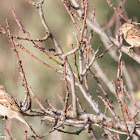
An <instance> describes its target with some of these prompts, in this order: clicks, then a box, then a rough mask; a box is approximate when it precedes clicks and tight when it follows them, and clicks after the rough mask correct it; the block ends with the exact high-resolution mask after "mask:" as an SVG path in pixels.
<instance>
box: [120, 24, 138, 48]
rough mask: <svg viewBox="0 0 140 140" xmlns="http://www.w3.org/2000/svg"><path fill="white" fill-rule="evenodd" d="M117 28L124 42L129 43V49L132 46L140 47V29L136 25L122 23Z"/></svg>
mask: <svg viewBox="0 0 140 140" xmlns="http://www.w3.org/2000/svg"><path fill="white" fill-rule="evenodd" d="M119 30H120V33H121V34H123V36H124V39H125V40H126V42H127V43H128V44H130V45H131V46H130V47H129V50H130V48H132V47H140V29H139V28H138V27H137V26H135V25H133V24H131V23H124V24H123V25H122V26H121V28H120V29H119Z"/></svg>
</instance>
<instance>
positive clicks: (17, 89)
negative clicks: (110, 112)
mask: <svg viewBox="0 0 140 140" xmlns="http://www.w3.org/2000/svg"><path fill="white" fill-rule="evenodd" d="M89 3H90V4H89V5H90V6H89V11H91V10H92V8H93V7H94V8H95V16H96V19H97V21H98V22H99V23H100V25H101V26H102V27H104V26H105V25H106V24H107V23H108V21H109V19H110V18H111V17H112V15H113V13H114V11H113V10H112V8H110V7H109V5H108V4H107V2H106V1H105V0H90V1H89ZM112 3H113V4H114V6H115V7H117V6H118V0H115V1H114V0H112ZM0 7H1V8H0V24H1V26H2V27H5V26H6V24H5V20H6V19H8V21H9V23H10V27H11V30H12V33H13V34H15V35H18V36H22V37H24V36H25V35H24V34H23V33H22V31H21V30H20V29H19V27H18V26H17V24H16V23H15V21H14V19H13V16H12V14H11V12H10V10H9V8H10V7H12V8H13V9H14V10H15V12H16V15H17V17H18V19H20V21H21V22H22V24H23V25H24V27H25V29H26V30H27V31H28V32H29V33H30V34H31V36H32V38H41V37H43V36H44V35H45V30H44V28H43V26H42V24H41V21H40V17H39V14H38V10H37V9H35V8H34V7H33V6H31V5H29V4H28V3H27V2H26V1H25V0H20V1H18V0H8V2H7V1H6V0H1V2H0ZM139 8H140V2H139V1H138V0H126V4H125V10H126V12H127V14H128V17H129V19H135V18H137V20H138V21H140V14H139V13H140V9H139ZM43 10H44V14H45V18H46V21H47V24H48V25H49V27H50V29H51V31H52V33H53V34H54V36H55V37H56V39H57V40H58V42H59V43H60V45H61V46H62V47H63V49H64V51H65V52H66V51H68V50H71V47H70V45H69V44H70V43H73V42H75V43H76V40H75V37H74V35H73V32H76V30H75V27H74V25H73V23H72V22H71V19H70V17H69V15H68V13H67V12H66V10H65V8H64V6H63V4H62V2H61V0H47V1H45V3H44V6H43ZM112 35H113V36H115V35H114V34H113V29H112ZM20 43H22V45H23V46H24V47H25V48H27V49H28V50H29V51H31V52H32V53H33V54H34V55H36V56H38V57H39V58H40V59H41V60H43V61H44V62H46V63H47V64H51V65H52V66H53V67H55V68H58V69H59V67H58V66H57V65H56V64H54V63H53V62H52V61H50V60H49V59H48V58H47V57H46V56H45V55H44V54H42V53H41V52H39V51H38V50H37V49H35V48H34V47H33V45H32V44H31V43H29V42H28V41H20ZM42 45H43V47H45V48H46V49H49V48H54V46H53V44H52V42H51V40H47V41H45V42H43V43H42ZM100 45H101V50H100V52H103V50H105V48H104V46H103V45H102V42H101V41H100V38H99V36H98V35H97V34H96V33H94V37H93V41H92V46H93V47H94V48H97V47H98V46H100ZM18 51H19V55H20V58H21V60H22V64H23V68H24V71H25V74H26V78H27V81H28V83H29V85H30V86H31V87H32V89H33V91H34V93H35V94H36V96H37V97H38V99H39V100H41V102H42V104H43V105H44V107H45V108H47V107H48V105H47V102H46V99H48V100H49V101H50V102H51V103H52V105H54V106H57V108H58V109H63V106H62V104H61V102H60V101H59V100H56V97H57V94H60V95H61V96H63V95H65V90H64V83H63V81H61V79H60V78H61V75H58V74H57V73H55V72H52V71H51V70H50V69H48V68H46V67H45V66H44V65H42V64H40V63H38V62H37V61H36V60H34V59H33V58H31V57H30V56H29V55H28V54H26V53H25V52H23V51H22V50H20V49H18ZM137 51H138V50H137ZM69 59H70V60H71V63H72V60H73V58H71V57H70V58H69ZM123 59H124V61H125V64H126V66H127V68H128V71H129V73H130V75H131V78H132V81H133V83H134V85H135V92H137V91H138V89H140V66H139V65H138V63H136V62H135V61H133V60H132V59H131V58H129V57H128V56H126V55H124V56H123ZM16 61H17V60H16V57H15V55H14V52H13V51H12V50H11V44H10V43H9V40H8V38H7V37H5V36H3V35H0V83H2V84H4V85H5V86H6V88H7V91H8V92H9V93H10V94H11V95H13V96H14V97H16V99H17V100H18V101H22V100H23V98H24V93H25V91H24V88H23V87H22V86H21V82H22V81H21V78H20V75H19V73H18V68H17V62H16ZM98 62H99V64H100V66H101V68H102V69H103V70H104V73H105V74H106V75H107V77H109V79H110V80H116V74H117V63H116V62H114V61H113V60H112V59H111V57H110V56H109V55H108V54H107V55H105V56H104V58H103V59H100V60H99V61H98ZM88 82H89V85H90V86H89V87H90V89H89V90H90V91H92V92H91V93H93V96H94V98H97V95H94V94H95V93H96V92H95V91H96V90H99V91H100V89H98V86H97V83H96V81H94V80H93V79H91V78H90V77H89V81H88ZM100 82H101V84H103V82H102V81H100ZM103 85H104V84H103ZM104 88H105V89H106V91H107V92H108V93H109V90H108V89H107V87H106V86H104ZM109 95H110V96H111V97H112V98H113V99H114V105H115V104H117V103H116V102H115V97H114V96H113V95H112V94H111V93H109ZM78 96H79V98H80V99H82V100H83V102H85V104H84V108H85V109H86V110H87V111H88V112H91V111H92V110H91V108H90V107H89V105H88V103H87V102H86V101H85V100H84V99H83V97H82V96H80V95H78ZM96 102H98V103H101V104H103V103H102V102H101V101H100V99H98V98H97V99H96ZM32 108H39V106H38V105H37V104H36V103H35V101H34V100H33V107H32ZM116 110H117V109H116ZM91 113H92V112H91ZM118 113H119V112H118ZM26 119H27V121H28V122H29V124H31V125H32V126H33V127H34V129H35V130H36V131H37V133H39V134H40V135H43V134H44V133H45V132H48V131H49V130H50V128H51V126H50V125H48V124H45V123H43V124H40V118H38V117H34V118H30V117H26ZM0 124H1V125H0V132H1V133H5V131H4V125H5V124H6V125H7V127H8V129H9V130H10V132H11V134H12V137H13V138H15V139H18V140H19V139H23V134H24V133H21V132H23V131H24V129H27V128H26V126H24V124H22V123H20V122H19V121H17V120H12V121H11V120H8V121H3V120H0ZM21 126H22V127H21ZM18 128H20V129H18ZM69 129H70V130H72V129H71V128H69ZM95 132H96V133H98V134H101V133H102V132H101V131H99V129H98V128H96V127H95ZM56 138H57V140H65V139H67V140H71V139H73V140H78V139H81V140H88V139H89V137H87V134H86V133H85V132H82V133H81V134H80V135H79V136H73V135H68V134H62V133H58V132H53V133H51V134H50V135H48V136H47V137H46V138H44V140H45V139H50V140H54V139H56ZM123 138H124V136H122V139H123Z"/></svg>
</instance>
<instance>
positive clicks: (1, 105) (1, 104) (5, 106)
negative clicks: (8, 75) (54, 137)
mask: <svg viewBox="0 0 140 140" xmlns="http://www.w3.org/2000/svg"><path fill="white" fill-rule="evenodd" d="M0 116H2V117H4V118H16V119H18V120H19V121H21V122H23V123H24V124H26V125H27V126H28V127H30V126H29V124H28V123H27V122H26V120H25V119H24V116H23V115H22V111H21V109H20V107H19V105H18V104H17V102H16V101H15V99H14V98H13V97H12V96H11V95H9V94H8V93H7V92H6V90H5V87H4V86H3V85H0Z"/></svg>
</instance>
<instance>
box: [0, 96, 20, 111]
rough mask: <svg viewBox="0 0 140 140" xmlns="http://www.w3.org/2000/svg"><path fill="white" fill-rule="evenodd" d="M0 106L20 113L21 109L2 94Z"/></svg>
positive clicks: (11, 98) (12, 99)
mask: <svg viewBox="0 0 140 140" xmlns="http://www.w3.org/2000/svg"><path fill="white" fill-rule="evenodd" d="M0 104H2V105H3V106H5V107H7V108H10V109H11V110H13V111H16V112H21V109H20V107H19V105H18V104H17V103H16V101H15V99H14V98H13V97H12V96H11V95H9V94H7V93H4V94H3V95H2V96H1V95H0Z"/></svg>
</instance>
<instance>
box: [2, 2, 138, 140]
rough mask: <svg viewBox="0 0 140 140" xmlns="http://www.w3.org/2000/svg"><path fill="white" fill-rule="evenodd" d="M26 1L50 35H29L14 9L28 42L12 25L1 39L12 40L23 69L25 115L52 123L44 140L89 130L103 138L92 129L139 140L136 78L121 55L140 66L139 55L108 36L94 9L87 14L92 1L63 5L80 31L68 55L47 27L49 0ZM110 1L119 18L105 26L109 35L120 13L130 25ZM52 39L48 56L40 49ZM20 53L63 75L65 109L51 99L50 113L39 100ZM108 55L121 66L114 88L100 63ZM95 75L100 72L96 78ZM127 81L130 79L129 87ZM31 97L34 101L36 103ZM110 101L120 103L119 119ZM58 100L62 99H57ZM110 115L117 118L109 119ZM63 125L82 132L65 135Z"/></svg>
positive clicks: (44, 50) (19, 65)
mask: <svg viewBox="0 0 140 140" xmlns="http://www.w3.org/2000/svg"><path fill="white" fill-rule="evenodd" d="M26 1H27V2H28V3H29V4H30V5H32V6H34V8H36V9H37V10H38V13H39V15H40V20H41V23H42V26H43V27H44V29H45V32H46V34H45V36H44V37H43V38H39V39H34V38H32V37H31V35H30V33H29V32H28V31H27V30H26V29H25V27H24V26H23V24H22V22H21V21H20V20H19V19H18V18H17V16H16V14H15V11H14V10H13V9H12V8H10V10H11V12H12V14H13V17H14V20H15V21H16V23H17V25H18V26H19V28H20V30H22V31H23V34H25V35H26V36H27V37H21V36H16V35H13V34H12V33H11V30H10V27H9V23H8V21H7V20H6V25H7V31H6V30H5V29H4V28H3V27H2V26H0V29H1V30H0V34H3V35H4V36H6V37H8V38H9V39H10V42H11V44H12V47H13V51H14V53H15V56H16V59H17V63H18V70H19V73H20V75H21V77H22V81H23V86H24V87H25V92H26V95H27V96H26V98H25V101H24V102H23V105H27V104H28V99H29V105H28V107H27V109H25V110H24V112H23V114H24V115H25V116H30V117H33V116H38V117H41V122H42V123H45V122H48V123H49V124H52V128H51V130H50V131H49V132H47V133H46V134H45V135H43V136H41V137H40V139H41V138H43V137H45V136H47V135H49V134H50V133H52V132H54V131H58V132H61V133H68V134H73V135H79V134H80V133H81V132H82V131H84V130H88V131H89V133H91V134H92V135H93V136H95V137H96V138H97V139H98V134H96V132H94V131H93V128H92V127H93V126H96V127H99V128H102V129H104V131H105V133H106V134H107V136H108V138H111V139H113V138H116V137H115V136H114V134H113V133H112V132H114V133H116V134H117V135H119V134H125V135H127V136H128V138H127V139H129V138H130V137H131V136H132V134H135V135H137V136H140V122H139V117H138V114H139V112H140V108H139V106H138V104H137V101H136V100H135V98H134V91H133V90H134V86H133V84H132V80H131V77H130V75H129V73H128V71H127V68H126V66H125V65H124V63H123V60H122V55H123V53H125V54H127V55H128V56H130V57H131V58H132V59H133V60H135V61H136V62H138V63H139V64H140V57H139V55H138V54H136V53H134V52H132V53H129V52H128V49H127V47H126V46H124V45H122V42H121V41H118V39H115V38H113V37H112V35H109V34H107V33H106V32H105V31H104V30H103V29H102V28H101V27H100V25H99V24H98V22H97V21H96V18H95V10H93V19H92V20H90V19H89V17H88V16H89V15H88V12H89V11H90V9H89V5H90V2H89V1H88V0H81V1H79V2H77V1H76V0H62V1H61V2H62V4H63V5H64V7H65V12H67V13H68V14H69V16H70V18H71V22H72V23H73V25H74V27H75V30H76V33H74V34H75V38H76V45H75V44H74V43H72V44H70V45H71V46H72V49H71V50H70V51H66V50H65V51H66V52H65V51H64V49H63V48H64V47H63V46H61V45H60V44H59V41H58V40H57V39H56V38H55V36H54V34H53V33H52V31H51V29H50V28H49V26H48V23H47V22H48V21H47V19H46V18H45V15H44V10H43V7H42V6H43V4H44V0H40V1H39V2H33V1H31V0H26ZM106 2H107V3H108V5H109V6H110V7H111V8H113V10H114V14H113V16H112V18H111V20H110V22H109V23H108V24H107V26H106V30H107V29H109V28H111V27H112V25H113V23H114V21H113V20H114V19H115V18H114V15H116V14H119V16H120V17H121V18H123V19H124V20H125V21H129V20H128V19H127V18H125V17H124V16H123V15H122V8H120V9H116V8H115V7H114V6H113V5H112V4H111V2H110V1H109V0H106ZM121 5H122V1H121V2H120V5H119V6H121ZM78 14H79V15H78ZM88 32H90V34H88ZM94 32H96V33H97V34H98V35H99V36H100V38H101V41H102V42H103V44H104V46H105V47H106V51H104V52H100V51H102V50H100V48H97V49H95V47H94V46H93V44H92V38H94V35H93V33H94ZM49 39H51V41H52V42H53V45H54V48H55V49H54V50H53V51H49V50H47V49H45V47H43V45H41V43H42V41H48V40H49ZM18 40H23V41H29V42H31V43H32V44H33V46H32V47H35V48H37V51H40V52H41V53H43V54H45V56H47V57H45V58H44V59H46V60H48V59H49V60H51V61H52V62H55V64H56V65H57V66H59V68H58V69H56V68H54V66H53V65H52V64H47V63H46V61H45V60H41V59H40V58H39V57H37V56H36V55H34V54H33V53H32V52H31V51H29V50H28V49H26V47H24V45H23V44H20V43H19V42H18ZM68 45H69V44H68ZM65 47H66V46H65ZM113 47H114V48H117V51H118V49H120V50H119V56H118V55H117V52H116V51H115V49H112V48H113ZM17 49H21V50H22V51H24V52H26V53H27V54H28V55H30V56H31V57H32V58H33V59H35V60H37V61H38V62H39V63H40V64H43V65H44V66H46V68H49V69H51V70H52V71H53V72H55V73H57V74H59V75H60V76H62V78H63V80H62V81H63V82H64V87H65V96H64V97H63V96H59V97H60V98H61V99H60V100H61V103H62V105H63V109H62V110H59V109H58V108H57V106H56V107H55V106H53V105H52V104H51V102H49V101H48V100H47V99H46V100H47V102H48V105H49V107H50V108H51V109H49V108H48V109H46V108H45V106H44V105H43V104H42V102H41V101H40V100H39V99H38V96H37V95H35V94H37V93H34V92H33V90H32V88H31V86H29V84H28V82H27V80H26V73H25V72H24V69H23V65H22V61H21V59H20V53H19V52H18V50H17ZM55 50H56V51H55ZM99 53H100V54H99ZM108 54H109V55H110V56H111V58H112V59H113V60H115V62H117V63H118V69H117V77H116V79H117V83H115V80H116V79H115V80H113V82H112V83H111V80H109V78H108V77H107V74H105V72H104V70H103V69H102V68H101V66H100V63H98V60H99V59H101V58H102V59H103V57H104V56H106V55H108ZM69 56H74V58H73V59H72V62H71V61H70V59H69ZM93 68H94V69H93ZM94 70H95V71H96V74H95V72H94ZM89 77H90V78H92V80H94V81H95V83H96V84H97V85H98V87H99V89H100V91H98V90H96V91H94V90H91V89H90V82H89V79H90V78H89ZM123 77H125V79H126V83H125V81H124V79H123ZM100 80H102V81H103V82H104V84H103V83H102V82H100ZM125 84H127V86H128V90H130V91H128V90H127V88H126V86H125ZM106 87H107V88H108V89H109V91H110V92H111V93H113V95H112V96H110V93H109V91H108V90H106ZM96 88H97V87H96ZM94 93H95V94H94ZM96 93H97V94H96ZM93 94H94V95H93ZM30 95H32V97H33V99H32V100H31V97H30ZM132 96H133V97H132ZM81 97H82V98H83V99H84V100H85V101H86V103H87V104H88V108H90V107H91V110H92V111H91V112H92V113H89V112H88V111H87V110H86V109H85V108H86V107H85V105H84V102H83V101H82V100H80V99H81ZM95 97H98V98H99V100H100V99H101V101H102V102H103V103H104V112H105V113H103V111H102V109H101V105H100V104H99V103H98V101H97V100H96V98H95ZM111 97H113V98H116V101H118V106H119V107H120V108H119V109H118V111H119V112H121V113H120V114H121V115H120V114H118V112H117V111H116V110H115V109H114V102H113V100H112V99H111ZM127 98H128V99H127ZM55 99H56V100H57V97H55ZM33 101H35V102H36V103H37V104H38V105H39V107H40V108H41V109H32V106H31V103H32V102H33ZM128 101H129V102H131V104H128ZM132 104H133V110H135V111H136V112H135V113H133V112H132V111H131V110H130V109H129V108H130V106H131V105H132ZM78 105H79V106H78ZM93 111H94V113H93ZM108 112H109V113H111V114H112V115H109V113H108ZM108 116H109V117H108ZM64 126H70V127H77V128H80V129H79V130H78V131H67V130H64ZM5 130H6V132H7V134H8V136H9V138H10V139H11V140H12V137H11V134H10V132H9V130H8V129H7V128H6V127H5ZM24 137H25V140H26V139H27V132H26V131H25V132H24ZM34 138H37V137H34Z"/></svg>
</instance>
